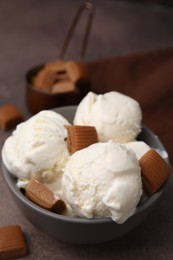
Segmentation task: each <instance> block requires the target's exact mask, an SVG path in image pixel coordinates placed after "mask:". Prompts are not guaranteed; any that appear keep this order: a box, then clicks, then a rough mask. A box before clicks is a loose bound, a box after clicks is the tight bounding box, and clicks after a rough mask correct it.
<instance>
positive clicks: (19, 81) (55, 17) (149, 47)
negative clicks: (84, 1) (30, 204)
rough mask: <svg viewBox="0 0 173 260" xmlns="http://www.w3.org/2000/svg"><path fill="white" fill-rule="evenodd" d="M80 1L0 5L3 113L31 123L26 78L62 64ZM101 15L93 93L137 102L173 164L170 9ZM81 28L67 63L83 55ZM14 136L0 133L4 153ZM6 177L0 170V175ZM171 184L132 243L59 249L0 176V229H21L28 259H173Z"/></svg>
mask: <svg viewBox="0 0 173 260" xmlns="http://www.w3.org/2000/svg"><path fill="white" fill-rule="evenodd" d="M79 3H81V1H79V0H73V1H70V0H64V1H56V0H51V1H48V0H47V1H46V0H44V1H41V0H37V1H34V0H26V1H22V0H16V1H10V0H6V1H1V2H0V105H3V104H6V103H12V104H14V105H16V106H18V107H19V109H21V110H22V111H23V113H24V116H25V118H26V119H27V118H28V117H29V116H30V114H29V112H28V109H27V107H26V103H25V73H26V71H27V70H28V69H29V68H30V67H32V66H34V65H37V64H39V63H42V62H46V61H50V60H53V59H55V58H56V57H58V55H59V51H60V48H61V45H62V41H63V39H64V36H65V34H66V32H67V29H68V28H69V24H70V22H71V19H72V18H73V15H74V13H75V11H76V8H77V7H78V6H79ZM95 3H96V6H97V10H96V15H95V20H94V24H93V28H92V34H91V38H90V41H89V45H88V51H87V55H86V60H87V62H88V64H89V70H90V73H91V78H92V82H93V87H92V88H93V90H94V91H96V92H97V93H103V92H106V91H110V90H118V91H120V92H123V93H125V94H128V95H130V96H132V97H134V98H136V99H137V100H138V101H139V102H140V104H141V106H142V109H143V115H144V118H143V122H144V123H145V124H146V125H147V126H148V127H149V128H151V130H153V131H154V132H155V133H156V134H157V135H158V136H159V137H160V139H161V140H162V142H163V143H164V145H165V147H166V149H167V151H168V152H169V155H170V158H171V161H172V156H173V146H172V143H173V137H172V132H173V123H172V118H173V77H172V74H173V73H172V70H173V69H172V68H173V61H172V59H173V49H172V47H173V33H172V31H173V9H166V8H164V7H161V6H158V5H152V6H148V5H142V6H139V5H136V4H130V3H121V2H116V1H95ZM82 30H83V28H82V26H81V28H78V29H77V31H76V35H75V37H74V40H73V42H72V44H71V47H70V49H69V51H68V53H67V58H71V59H74V58H76V57H77V55H78V48H77V47H78V46H79V42H80V35H81V32H82ZM10 133H11V131H8V132H3V131H2V130H1V131H0V148H2V145H3V143H4V141H5V139H6V138H7V136H8V135H9V134H10ZM0 171H1V170H0ZM172 184H173V179H172V177H171V179H170V182H169V185H168V188H167V190H166V191H165V193H164V195H163V197H162V199H161V200H160V201H159V203H158V204H157V206H156V207H155V210H154V211H153V212H152V213H151V214H150V215H149V216H148V217H147V219H146V220H145V221H144V222H143V223H142V224H141V225H140V226H138V227H137V228H136V229H135V230H134V231H132V232H131V233H129V234H128V235H126V236H124V237H122V238H120V239H117V240H115V241H112V242H109V243H105V244H101V245H92V246H79V245H70V244H65V243H63V242H60V241H57V240H55V239H53V238H51V237H49V236H48V235H46V234H44V233H42V232H41V231H39V230H38V229H37V228H35V227H34V226H32V224H30V223H29V222H28V221H27V220H26V219H25V218H24V217H23V215H22V214H21V213H20V211H19V210H18V208H17V207H16V205H15V204H14V202H13V200H12V198H11V195H10V194H9V191H8V190H7V186H6V184H5V182H4V179H3V177H2V174H1V172H0V194H1V195H0V197H1V198H0V226H3V225H9V224H20V225H21V227H22V229H23V231H24V232H25V234H26V239H27V242H28V247H29V251H30V253H29V255H28V256H27V257H26V259H89V260H90V259H93V260H94V259H99V260H100V259H104V260H105V259H121V260H122V259H133V260H135V259H147V258H149V259H151V260H152V259H153V260H155V259H159V260H169V259H172V258H173V247H172V245H173V236H172V230H173V221H172V220H173V190H172Z"/></svg>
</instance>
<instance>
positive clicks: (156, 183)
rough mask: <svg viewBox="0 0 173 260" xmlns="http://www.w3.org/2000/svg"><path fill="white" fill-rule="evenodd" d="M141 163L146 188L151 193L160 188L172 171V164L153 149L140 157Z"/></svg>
mask: <svg viewBox="0 0 173 260" xmlns="http://www.w3.org/2000/svg"><path fill="white" fill-rule="evenodd" d="M139 165H140V167H141V174H142V180H143V185H144V189H145V190H146V191H148V192H149V193H150V194H152V193H154V192H156V191H157V190H159V188H160V187H161V186H162V185H163V184H164V182H165V181H166V180H167V179H168V177H169V175H170V173H171V168H170V166H169V165H168V164H167V163H166V162H165V160H164V159H163V158H162V157H161V156H160V155H159V154H158V153H157V152H156V151H155V150H152V149H151V150H149V151H148V152H147V153H145V154H144V155H143V156H142V157H141V158H140V160H139Z"/></svg>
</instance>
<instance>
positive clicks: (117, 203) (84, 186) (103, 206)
mask: <svg viewBox="0 0 173 260" xmlns="http://www.w3.org/2000/svg"><path fill="white" fill-rule="evenodd" d="M62 187H63V194H64V198H65V199H66V201H68V203H69V204H70V206H71V207H72V209H73V211H74V213H75V214H76V215H77V216H80V217H86V218H97V217H111V218H112V219H113V220H114V221H116V222H117V223H123V222H124V221H125V220H127V218H129V217H130V216H131V215H133V214H134V212H135V210H136V206H137V204H138V202H139V200H140V197H141V194H142V182H141V171H140V167H139V164H138V159H137V157H136V155H135V153H134V152H133V151H132V150H129V149H127V148H126V147H125V146H124V145H121V144H117V143H115V142H114V141H109V142H107V143H96V144H93V145H91V146H89V147H87V148H85V149H82V150H80V151H77V152H75V153H74V154H73V155H72V156H71V158H70V160H69V161H68V163H67V165H66V167H65V171H64V174H63V178H62Z"/></svg>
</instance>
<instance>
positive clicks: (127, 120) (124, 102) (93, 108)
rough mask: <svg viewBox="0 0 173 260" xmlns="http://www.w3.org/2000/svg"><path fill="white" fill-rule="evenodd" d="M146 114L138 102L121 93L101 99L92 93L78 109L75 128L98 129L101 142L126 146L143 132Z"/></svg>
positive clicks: (111, 93) (106, 95)
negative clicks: (93, 127)
mask: <svg viewBox="0 0 173 260" xmlns="http://www.w3.org/2000/svg"><path fill="white" fill-rule="evenodd" d="M141 120H142V112H141V108H140V106H139V104H138V102H137V101H136V100H134V99H132V98H130V97H128V96H126V95H123V94H121V93H119V92H114V91H112V92H108V93H106V94H104V95H97V94H95V93H93V92H89V93H88V94H87V95H86V96H85V97H84V99H83V100H82V101H81V102H80V104H79V105H78V108H77V110H76V114H75V117H74V124H75V125H91V126H95V127H96V130H97V133H98V137H99V140H100V141H102V142H105V141H108V140H114V141H116V142H120V143H125V142H130V141H133V140H134V139H135V138H136V136H137V135H138V134H139V132H140V131H141Z"/></svg>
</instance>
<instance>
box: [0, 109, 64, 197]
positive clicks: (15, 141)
mask: <svg viewBox="0 0 173 260" xmlns="http://www.w3.org/2000/svg"><path fill="white" fill-rule="evenodd" d="M68 124H69V122H68V121H67V120H66V119H65V118H64V117H63V116H61V115H60V114H57V113H56V112H54V111H41V112H40V113H38V114H36V115H35V116H33V117H31V118H30V119H29V120H27V121H25V122H23V123H21V124H19V125H18V126H17V128H16V130H15V131H14V132H13V134H12V135H11V136H10V137H9V138H7V140H6V141H5V144H4V147H3V150H2V156H3V161H4V163H5V165H6V167H7V168H8V170H9V171H10V172H11V173H12V174H13V175H14V176H16V177H17V178H18V186H19V187H24V186H26V185H27V183H28V181H29V180H30V179H37V180H39V181H40V182H42V183H45V184H46V185H47V186H48V187H51V190H53V191H56V192H57V193H59V192H60V193H61V177H62V169H63V168H64V167H65V165H66V162H67V160H68V159H69V153H68V149H67V144H66V141H65V138H66V137H67V131H66V129H65V127H64V125H68Z"/></svg>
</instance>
